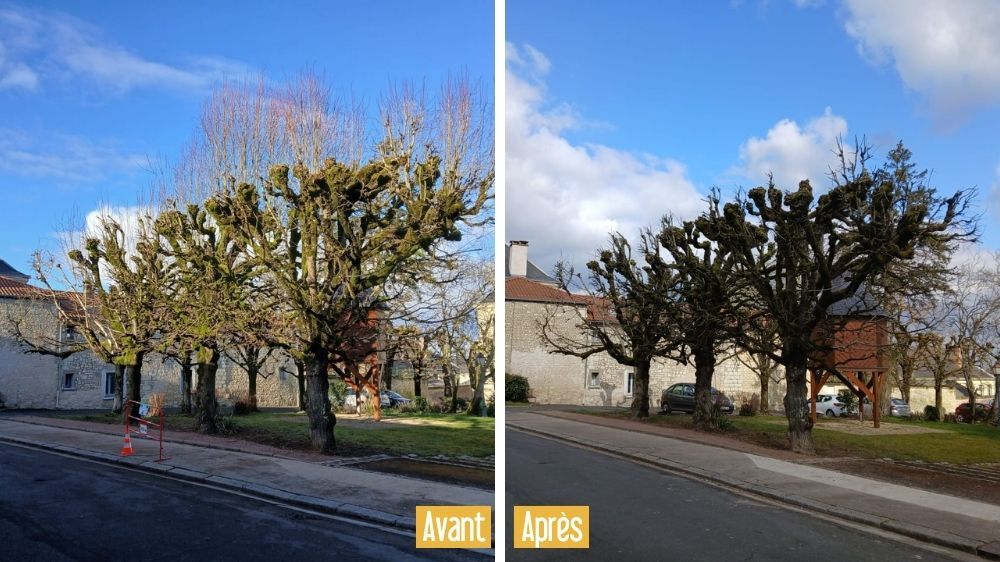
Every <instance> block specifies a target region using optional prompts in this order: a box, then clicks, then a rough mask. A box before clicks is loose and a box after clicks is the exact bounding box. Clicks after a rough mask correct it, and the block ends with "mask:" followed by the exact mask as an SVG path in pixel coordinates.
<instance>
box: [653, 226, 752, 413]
mask: <svg viewBox="0 0 1000 562" xmlns="http://www.w3.org/2000/svg"><path fill="white" fill-rule="evenodd" d="M649 236H652V235H649ZM655 240H656V243H657V244H658V247H657V251H656V252H654V253H650V254H647V255H646V262H647V263H649V265H650V267H651V268H652V269H653V271H657V272H658V273H657V275H658V276H660V277H663V278H670V277H673V280H674V283H673V284H672V286H671V287H669V289H668V290H669V291H670V294H669V296H670V298H668V299H666V300H665V301H664V305H665V306H668V307H671V309H672V310H670V311H669V312H668V313H667V316H668V317H670V318H674V319H676V320H677V327H676V330H674V333H673V341H668V342H667V343H672V344H673V347H674V349H675V353H679V354H681V358H682V359H683V360H684V362H687V360H688V359H687V358H688V356H690V357H691V359H693V362H694V372H695V411H694V424H695V427H697V428H699V429H715V428H716V425H717V424H716V421H715V417H714V416H713V415H712V414H713V412H712V410H713V406H714V400H713V398H712V377H713V375H714V373H715V364H716V360H717V356H718V354H719V353H721V352H723V351H724V350H725V349H726V348H727V347H731V345H732V341H733V340H732V329H733V327H734V326H735V325H736V324H737V319H738V317H739V311H740V309H741V308H742V307H743V306H744V303H742V302H741V299H744V298H746V293H747V291H744V290H741V283H742V282H743V281H742V280H741V279H740V277H739V276H738V275H737V271H736V267H737V265H736V263H737V262H736V259H735V258H734V256H733V255H732V254H730V253H728V252H725V251H722V250H720V248H719V246H718V245H716V244H713V243H712V242H710V241H709V240H708V239H707V238H705V237H704V236H703V235H702V233H701V232H700V231H699V230H698V227H697V224H696V223H695V222H694V221H686V222H684V223H682V224H680V225H677V224H674V223H673V221H672V220H671V219H670V218H669V217H665V218H664V219H663V223H662V225H661V228H660V231H659V232H658V233H657V234H656V235H655ZM648 246H649V244H647V247H648ZM659 247H662V248H664V249H665V250H666V252H667V255H669V257H670V260H669V261H668V260H664V259H663V257H664V256H663V255H661V253H660V252H659V251H658V248H659Z"/></svg>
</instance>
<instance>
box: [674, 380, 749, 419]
mask: <svg viewBox="0 0 1000 562" xmlns="http://www.w3.org/2000/svg"><path fill="white" fill-rule="evenodd" d="M712 401H713V402H715V403H716V404H718V405H719V408H720V409H721V410H722V411H723V412H725V413H727V414H731V413H733V410H734V409H735V408H734V407H733V401H732V400H730V399H729V397H728V396H726V395H725V394H723V393H721V392H719V390H718V389H716V388H714V387H713V388H712ZM660 412H661V413H664V414H669V413H671V412H694V384H693V383H687V382H680V383H677V384H675V385H672V386H670V387H669V388H666V389H664V391H663V393H662V394H660Z"/></svg>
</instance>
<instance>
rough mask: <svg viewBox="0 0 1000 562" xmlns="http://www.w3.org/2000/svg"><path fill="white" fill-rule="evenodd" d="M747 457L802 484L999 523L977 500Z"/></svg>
mask: <svg viewBox="0 0 1000 562" xmlns="http://www.w3.org/2000/svg"><path fill="white" fill-rule="evenodd" d="M746 455H747V456H748V457H749V458H750V460H752V461H753V463H754V464H755V465H757V468H762V469H764V470H768V471H770V472H776V473H778V474H784V475H786V476H793V477H795V478H801V479H803V480H811V481H813V482H820V483H822V484H827V485H829V486H836V487H838V488H843V489H845V490H853V491H856V492H861V493H864V494H868V495H870V496H878V497H881V498H886V499H889V500H893V501H898V502H904V503H909V504H913V505H914V506H915V507H919V508H921V509H935V510H937V511H947V512H948V513H955V514H958V515H966V516H968V517H975V518H977V519H984V520H986V521H992V522H994V523H998V522H1000V507H998V506H995V505H990V504H987V503H983V502H977V501H974V500H967V499H964V498H956V497H954V496H947V495H944V494H936V493H934V492H927V491H924V490H918V489H916V488H910V487H907V486H900V485H899V484H890V483H888V482H881V481H878V480H872V479H870V478H863V477H861V476H854V475H851V474H844V473H842V472H835V471H833V470H827V469H825V468H818V467H815V466H806V465H801V464H796V463H791V462H787V461H782V460H778V459H772V458H768V457H761V456H758V455H752V454H750V453H746Z"/></svg>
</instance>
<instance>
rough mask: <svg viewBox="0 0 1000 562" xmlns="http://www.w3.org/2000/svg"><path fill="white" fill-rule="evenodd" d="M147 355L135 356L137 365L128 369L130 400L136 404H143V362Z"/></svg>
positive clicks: (140, 353)
mask: <svg viewBox="0 0 1000 562" xmlns="http://www.w3.org/2000/svg"><path fill="white" fill-rule="evenodd" d="M145 355H146V354H145V353H143V352H139V353H136V354H135V363H134V364H132V365H129V367H128V399H129V400H133V401H135V402H142V400H141V397H142V394H141V390H142V360H143V357H144V356H145Z"/></svg>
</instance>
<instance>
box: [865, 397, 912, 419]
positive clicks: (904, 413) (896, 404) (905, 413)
mask: <svg viewBox="0 0 1000 562" xmlns="http://www.w3.org/2000/svg"><path fill="white" fill-rule="evenodd" d="M864 404H865V406H864V407H865V417H866V418H870V417H871V416H872V405H871V402H869V401H868V399H867V398H865V402H864ZM889 415H890V416H895V417H897V418H908V417H910V405H909V404H907V403H906V401H904V400H903V399H902V398H890V399H889Z"/></svg>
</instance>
